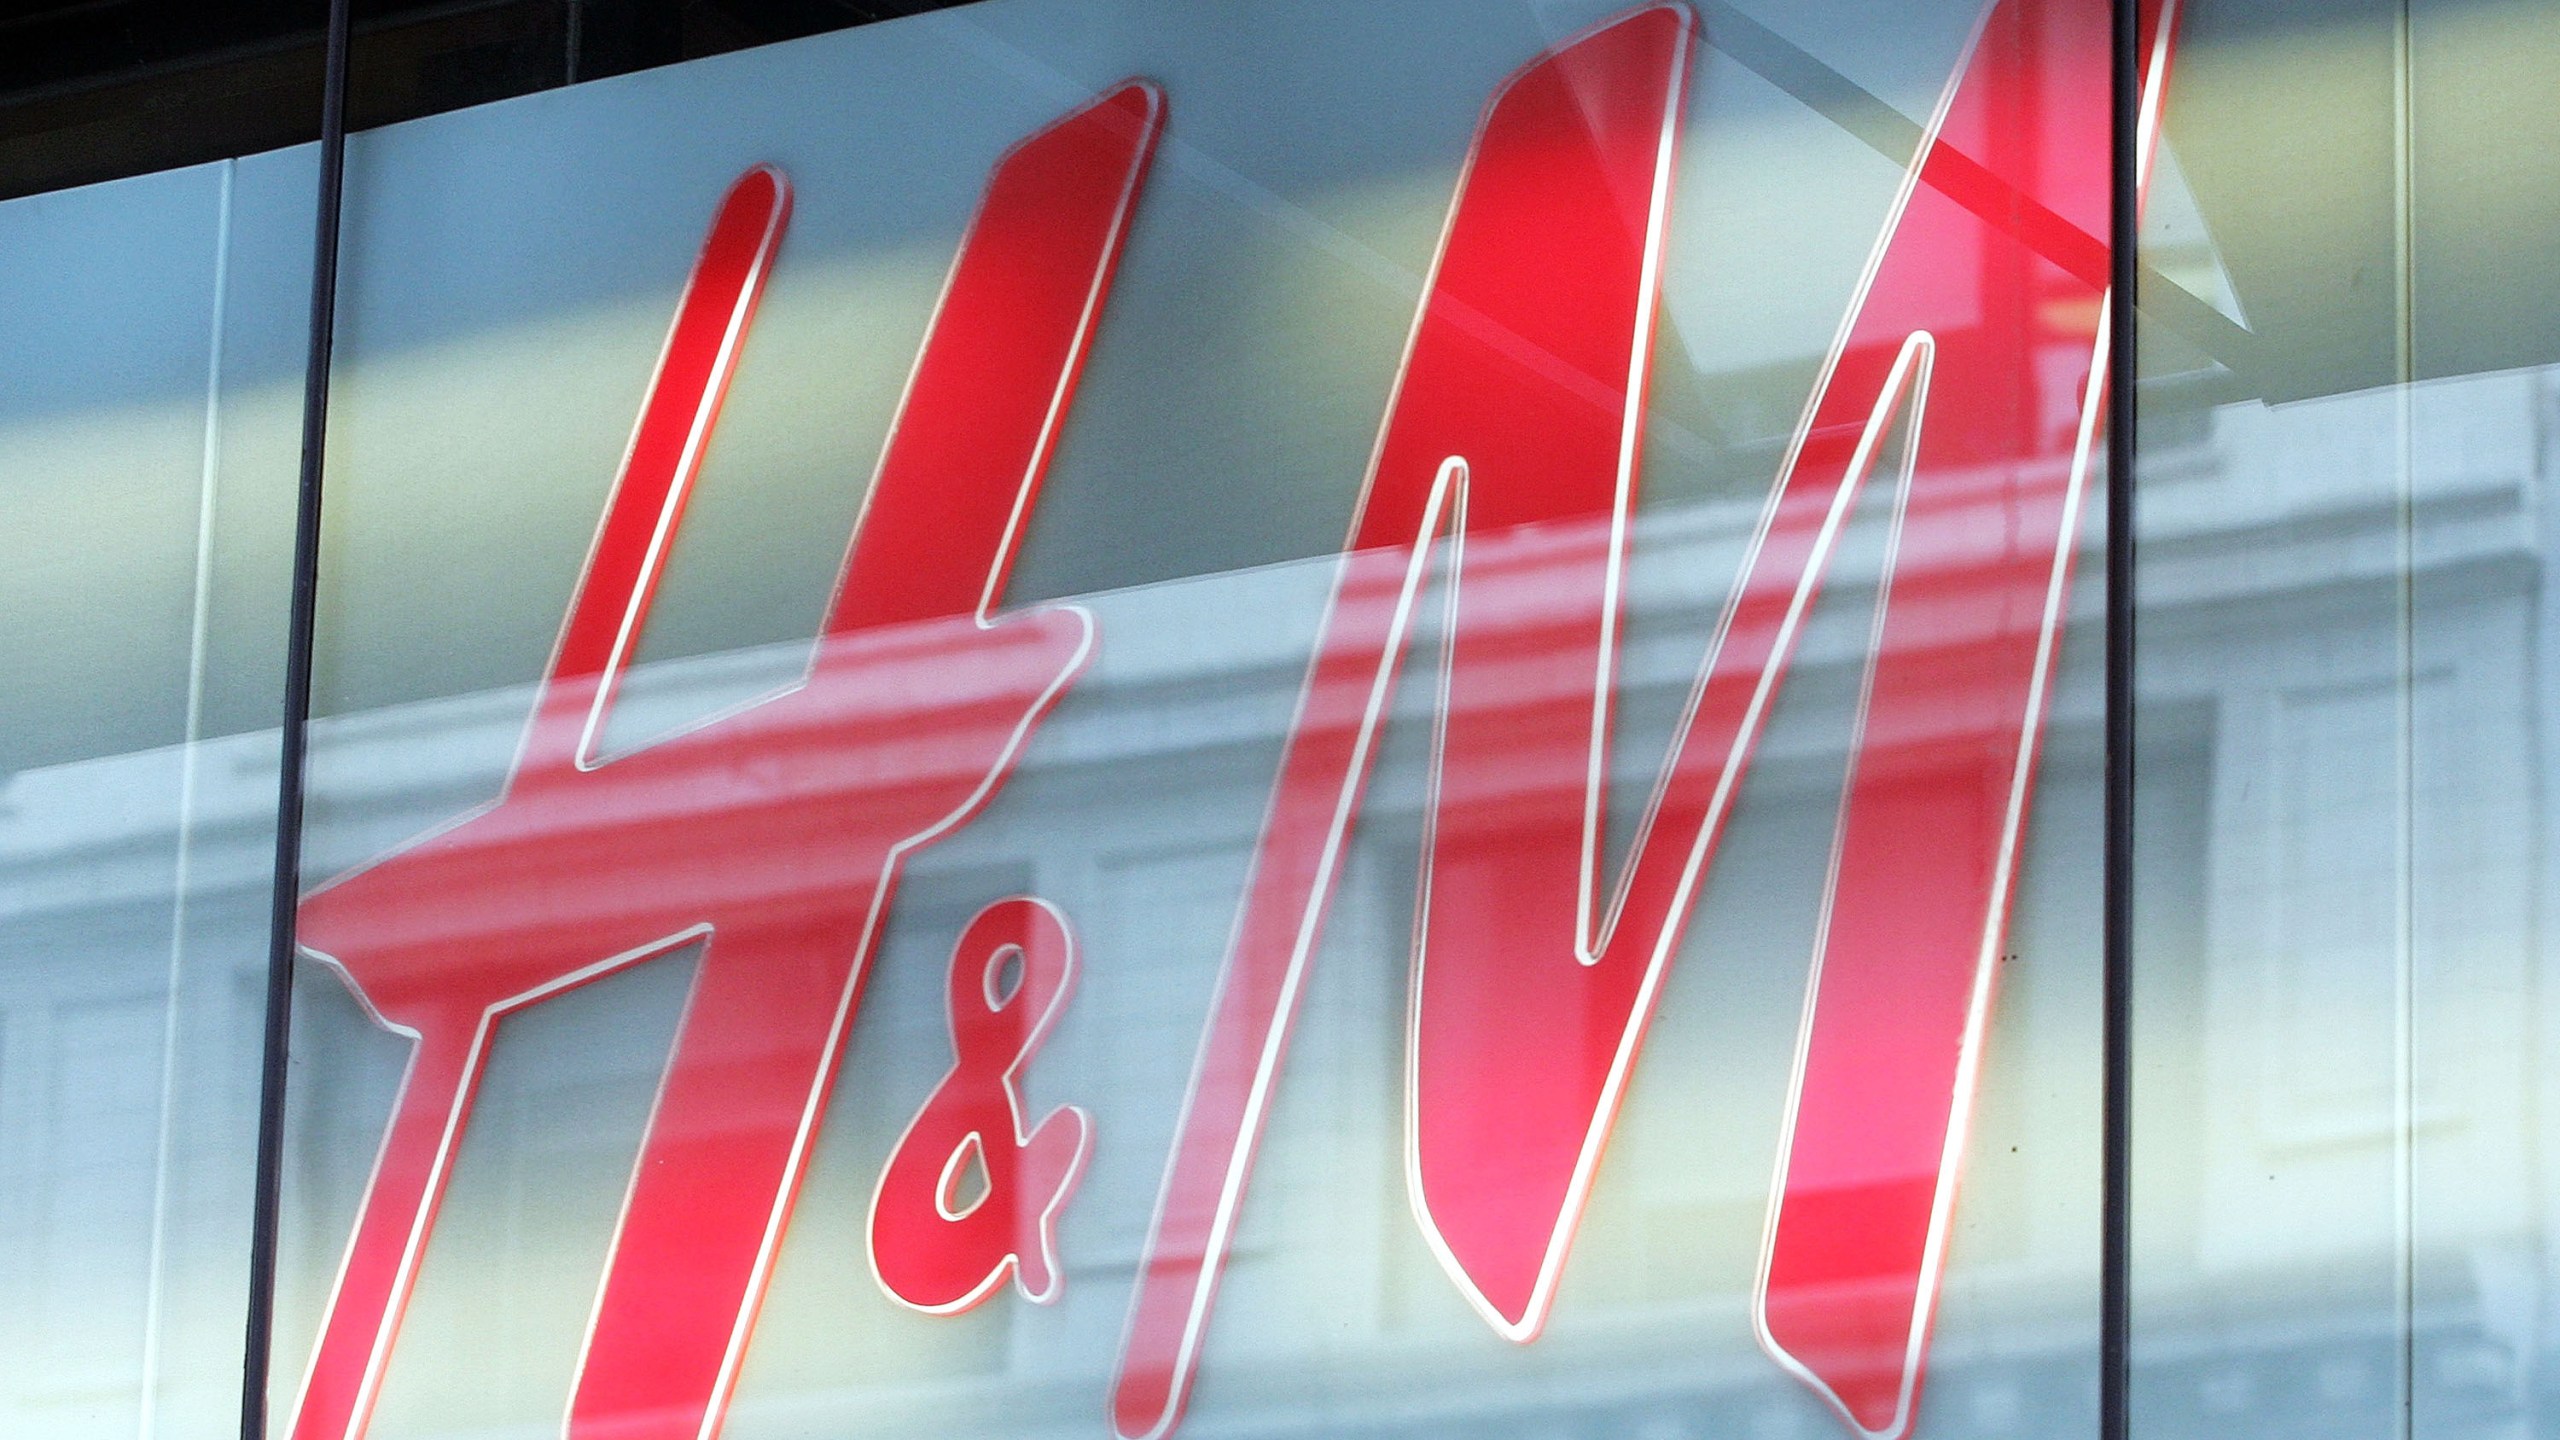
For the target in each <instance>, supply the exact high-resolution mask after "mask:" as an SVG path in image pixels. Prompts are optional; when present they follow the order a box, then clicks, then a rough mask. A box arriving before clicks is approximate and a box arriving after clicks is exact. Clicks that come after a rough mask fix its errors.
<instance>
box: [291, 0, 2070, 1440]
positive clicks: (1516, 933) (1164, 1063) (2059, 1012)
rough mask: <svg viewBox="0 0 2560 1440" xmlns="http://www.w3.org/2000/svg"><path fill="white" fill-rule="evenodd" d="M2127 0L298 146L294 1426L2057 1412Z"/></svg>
mask: <svg viewBox="0 0 2560 1440" xmlns="http://www.w3.org/2000/svg"><path fill="white" fill-rule="evenodd" d="M2105 33H2106V32H2105V13H2104V10H2103V7H2098V6H2094V5H2089V4H2085V3H2077V0H2008V3H2003V4H2000V5H1997V6H1985V5H1980V4H1976V3H1974V0H1959V3H1951V4H1947V5H1928V6H1922V7H1916V8H1914V7H1903V8H1899V9H1896V10H1895V11H1893V12H1892V13H1891V14H1890V15H1889V16H1888V15H1885V14H1882V13H1879V12H1876V11H1873V10H1871V9H1869V8H1866V7H1860V6H1854V5H1846V4H1842V5H1830V4H1817V3H1790V4H1785V5H1774V4H1773V5H1769V6H1765V7H1732V6H1726V5H1720V4H1719V5H1712V6H1704V7H1699V8H1695V9H1692V8H1689V7H1686V6H1640V7H1628V6H1625V5H1620V4H1613V3H1608V0H1576V3H1570V4H1539V5H1526V4H1507V3H1506V4H1493V5H1482V4H1457V3H1448V4H1440V3H1416V4H1400V5H1397V6H1393V7H1385V6H1376V5H1366V4H1287V5H1281V4H1237V5H1230V6H1215V7H1204V6H1199V5H1186V4H1170V3H1164V4H1157V3H1114V4H1103V5H1096V4H1092V3H1082V4H1067V3H1058V0H1019V3H995V4H987V5H980V6H974V7H968V8H966V9H961V10H955V11H949V12H944V13H939V14H935V15H930V16H923V17H918V18H915V19H911V20H905V21H899V22H894V23H891V24H886V25H881V26H875V27H869V28H866V29H864V30H861V31H857V32H851V33H847V34H843V35H836V36H827V37H819V38H815V39H811V40H807V41H802V42H796V43H794V44H791V45H787V46H779V47H774V48H772V49H768V50H764V51H759V52H754V53H749V54H740V55H735V56H728V57H723V58H719V59H715V60H710V61H705V62H702V63H700V64H696V65H691V66H686V67H682V68H680V69H675V70H667V71H660V72H654V73H649V74H643V75H634V76H628V77H623V78H621V79H617V80H613V81H608V82H602V83H598V84H594V85H589V86H580V87H574V88H572V89H569V90H565V91H557V92H551V93H547V94H542V95H537V96H530V97H525V98H522V99H519V100H514V101H509V102H506V103H504V104H500V105H495V106H490V107H486V108H483V109H479V110H474V111H467V112H461V113H457V114H453V115H448V116H441V117H436V118H434V119H430V120H426V121H421V122H417V123H414V124H409V125H403V126H397V127H392V128H389V129H385V130H380V131H375V132H370V133H367V134H364V135H360V136H358V137H356V140H355V142H354V144H353V146H352V147H351V153H350V169H349V190H348V222H349V228H348V234H347V249H346V257H345V263H346V277H345V285H344V289H343V293H342V300H341V310H340V327H339V334H338V345H339V350H338V357H339V358H338V369H337V372H336V375H335V388H334V397H335V398H334V400H333V409H332V415H331V426H330V456H329V469H328V481H329V506H330V508H329V515H328V531H327V535H326V539H325V544H324V566H323V574H322V586H323V588H322V611H321V615H322V626H321V653H320V656H319V697H320V698H319V707H318V708H319V710H320V712H321V718H320V720H319V724H318V729H317V733H316V736H315V743H314V749H313V754H312V758H311V768H310V772H309V774H310V778H311V784H312V811H311V817H310V820H311V823H310V827H309V829H308V832H307V842H308V845H309V851H308V861H307V868H308V875H309V877H310V878H311V879H312V880H313V881H314V882H315V883H316V884H317V886H318V888H316V889H315V890H314V891H313V892H312V894H311V896H310V898H309V899H308V900H307V902H306V905H305V911H304V926H305V931H304V935H303V937H302V938H303V940H304V942H305V945H306V947H307V950H308V956H309V958H310V959H311V963H308V964H306V966H305V967H304V971H303V973H302V974H301V975H300V977H299V979H298V997H299V998H298V1008H297V1019H296V1024H297V1030H296V1036H295V1040H294V1075H295V1087H294V1089H293V1091H292V1094H291V1097H290V1104H289V1114H288V1123H289V1126H290V1139H289V1157H290V1163H289V1171H288V1177H287V1194H286V1202H287V1203H286V1213H285V1225H286V1256H287V1260H286V1265H285V1269H284V1272H283V1274H282V1275H281V1276H280V1277H279V1281H280V1300H281V1303H282V1324H281V1328H280V1332H279V1334H280V1340H279V1352H278V1356H277V1364H276V1370H275V1384H274V1394H275V1400H276V1414H277V1417H278V1433H280V1434H281V1433H288V1426H290V1427H293V1428H291V1430H290V1433H294V1434H297V1435H300V1436H302V1437H305V1440H323V1437H327V1440H338V1437H342V1436H347V1435H351V1434H354V1433H358V1432H362V1433H367V1434H371V1435H375V1436H392V1435H421V1436H424V1435H433V1436H460V1435H466V1434H470V1435H478V1434H497V1433H517V1432H522V1433H535V1432H540V1433H553V1432H556V1431H558V1430H559V1429H560V1428H561V1427H562V1425H563V1423H564V1417H566V1424H567V1426H568V1429H569V1433H572V1434H577V1435H581V1436H605V1435H613V1436H617V1437H638V1436H643V1435H648V1436H656V1435H667V1436H677V1435H682V1436H686V1437H692V1436H696V1435H700V1434H707V1433H712V1432H715V1431H716V1432H717V1433H719V1434H723V1435H727V1436H781V1435H795V1434H802V1433H838V1432H842V1431H847V1430H850V1429H853V1428H857V1427H858V1428H861V1429H862V1430H864V1431H865V1433H883V1434H926V1433H952V1432H957V1433H966V1434H989V1435H994V1434H1035V1433H1036V1434H1057V1435H1094V1436H1101V1435H1105V1434H1109V1433H1112V1432H1113V1431H1114V1430H1117V1431H1118V1432H1120V1433H1123V1434H1127V1435H1131V1436H1138V1435H1147V1434H1162V1433H1198V1434H1220V1433H1242V1432H1245V1431H1250V1432H1252V1433H1256V1434H1310V1435H1313V1434H1325V1435H1334V1434H1340V1433H1344V1432H1345V1431H1353V1432H1359V1433H1377V1434H1436V1433H1456V1432H1463V1433H1468V1434H1522V1435H1527V1434H1546V1433H1555V1432H1559V1431H1561V1432H1565V1433H1585V1432H1588V1433H1607V1434H1629V1433H1638V1434H1648V1435H1656V1434H1658V1435H1665V1436H1668V1435H1681V1434H1701V1435H1703V1434H1725V1433H1732V1432H1735V1431H1748V1432H1749V1433H1753V1434H1765V1435H1771V1436H1778V1435H1807V1436H1812V1435H1821V1434H1831V1433H1844V1432H1845V1431H1847V1430H1849V1429H1852V1428H1854V1429H1856V1430H1864V1431H1869V1432H1874V1433H1881V1434H1900V1433H1904V1432H1905V1431H1909V1432H1910V1433H1916V1434H1922V1435H1928V1436H1946V1437H1955V1436H1969V1435H1993V1434H2001V1433H2008V1432H2011V1431H2015V1430H2020V1429H2025V1430H2031V1431H2034V1432H2036V1433H2045V1434H2072V1433H2081V1432H2085V1431H2087V1430H2090V1429H2093V1428H2094V1425H2095V1365H2094V1341H2095V1333H2096V1312H2095V1302H2096V1269H2095V1261H2096V1253H2097V1228H2096V1227H2097V1195H2096V1174H2097V1169H2096V1160H2097V1148H2096V1146H2097V1142H2096V1135H2097V1120H2098V1114H2097V1094H2098V1087H2097V1065H2098V1050H2097V1035H2098V1029H2097V1020H2098V1016H2097V987H2096V979H2097V958H2098V955H2097V950H2098V946H2097V933H2096V916H2097V913H2098V903H2097V902H2098V891H2097V883H2098V833H2099V830H2098V821H2099V806H2098V801H2099V785H2098V780H2099V774H2098V764H2097V741H2098V733H2099V730H2098V721H2099V700H2100V683H2099V682H2100V678H2101V677H2100V656H2099V652H2098V648H2097V646H2096V645H2095V643H2094V642H2095V640H2096V638H2097V635H2096V628H2095V625H2094V621H2095V619H2096V616H2097V612H2098V608H2099V606H2098V598H2099V590H2098V587H2097V586H2096V585H2095V584H2094V583H2093V581H2092V579H2091V573H2092V572H2093V571H2094V570H2095V568H2096V566H2095V563H2094V562H2095V559H2096V552H2097V550H2098V548H2099V547H2100V545H2101V542H2102V536H2101V535H2100V533H2099V532H2100V528H2101V527H2100V526H2099V524H2098V523H2097V519H2096V517H2097V514H2098V513H2099V512H2098V507H2097V506H2096V505H2095V503H2094V500H2093V496H2094V494H2095V491H2094V490H2093V489H2092V488H2091V481H2092V476H2091V473H2090V470H2089V466H2088V459H2089V447H2090V445H2091V444H2092V442H2093V438H2094V436H2095V433H2096V432H2095V429H2094V423H2095V422H2094V417H2095V415H2096V413H2097V411H2096V408H2095V406H2096V400H2097V396H2096V395H2095V393H2094V387H2093V386H2092V385H2091V384H2090V383H2089V382H2090V373H2089V372H2090V367H2091V365H2092V362H2093V360H2094V358H2095V355H2096V353H2097V348H2096V347H2097V338H2098V334H2099V328H2098V327H2099V325H2100V320H2101V315H2102V310H2101V296H2100V293H2099V289H2100V286H2102V284H2103V278H2104V271H2105V249H2104V235H2105V215H2106V211H2105V205H2106V168H2105V152H2104V144H2103V141H2104V136H2105V124H2106V111H2105V105H2104V93H2105V86H2104V75H2105V58H2106V52H2105ZM671 317H674V318H673V327H672V329H671V328H670V319H671ZM893 419H894V423H893ZM1782 477H1783V479H1784V485H1783V486H1780V484H1779V482H1780V481H1781V479H1782ZM600 522H601V528H600ZM849 536H850V537H851V541H850V546H851V548H850V551H849V550H848V537H849ZM1346 540H1347V544H1346ZM2075 563H2076V564H2077V566H2078V568H2079V570H2080V572H2081V573H2080V575H2079V576H2078V578H2077V579H2074V578H2072V576H2071V573H2070V572H2071V570H2072V568H2073V566H2074V565H2075ZM1888 588H1889V589H1890V591H1891V597H1892V598H1891V602H1890V603H1889V604H1881V605H1880V596H1882V595H1883V594H1884V593H1885V592H1886V591H1887V590H1888ZM644 622H645V623H644ZM816 637H824V638H816ZM813 641H814V643H813ZM1400 662H1406V663H1400ZM1701 677H1703V680H1702V678H1701ZM1781 680H1784V681H1785V682H1786V683H1784V684H1783V685H1782V684H1781V683H1780V681H1781ZM1604 699H1605V702H1606V703H1605V704H1604V703H1601V702H1603V701H1604ZM1601 742H1605V744H1604V743H1601ZM1666 756H1669V757H1671V758H1670V759H1669V760H1667V761H1666V759H1665V757H1666ZM1853 756H1855V757H1857V758H1856V763H1855V765H1854V766H1853V764H1852V757H1853ZM1745 759H1748V760H1749V761H1750V763H1749V765H1748V767H1747V769H1746V767H1745V766H1744V763H1743V762H1744V760H1745ZM1648 817H1650V818H1648ZM1621 874H1624V875H1625V876H1627V877H1629V878H1627V879H1626V880H1625V881H1624V886H1623V891H1622V892H1621V891H1620V880H1619V877H1620V875H1621ZM1613 893H1623V895H1624V897H1625V898H1624V899H1623V900H1622V901H1612V900H1611V899H1610V898H1609V897H1610V896H1611V895H1612V894H1613ZM1018 897H1029V899H1028V900H1025V899H1021V898H1018ZM1604 912H1605V913H1604ZM1612 917H1614V918H1612ZM1604 931H1605V933H1604ZM1817 957H1820V961H1821V963H1820V966H1819V968H1817V965H1816V960H1817ZM324 959H325V962H326V963H322V962H323V960H324ZM1426 961H1427V962H1428V963H1427V964H1426V963H1425V962H1426ZM1586 962H1587V963H1586ZM1825 977H1828V979H1827V980H1826V979H1825ZM981 1012H983V1013H981ZM1008 1085H1010V1086H1011V1087H1012V1088H1011V1089H1008V1088H1007V1086H1008ZM1069 1107H1072V1108H1069ZM386 1137H388V1138H387V1139H386ZM1959 1172H1960V1173H1961V1176H1962V1181H1963V1184H1962V1190H1961V1195H1960V1196H1959V1195H1958V1193H1957V1191H1956V1189H1955V1181H1956V1178H1957V1176H1958V1174H1959ZM990 1221H992V1222H994V1223H989V1222H990ZM351 1237H352V1240H351ZM1053 1246H1054V1249H1053V1248H1052V1247H1053ZM1040 1302H1045V1303H1040ZM1924 1368H1925V1369H1926V1370H1927V1372H1928V1373H1929V1375H1930V1376H1931V1377H1933V1378H1932V1379H1931V1380H1930V1383H1929V1384H1928V1385H1927V1386H1926V1388H1922V1387H1921V1386H1920V1384H1919V1381H1920V1376H1921V1373H1922V1371H1923V1369H1924Z"/></svg>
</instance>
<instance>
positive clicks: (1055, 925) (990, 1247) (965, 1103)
mask: <svg viewBox="0 0 2560 1440" xmlns="http://www.w3.org/2000/svg"><path fill="white" fill-rule="evenodd" d="M1075 978H1076V955H1075V937H1074V936H1073V935H1072V934H1070V933H1069V932H1068V930H1067V922H1066V918H1065V917H1064V916H1062V915H1060V914H1059V913H1058V911H1057V909H1056V908H1055V907H1054V906H1052V905H1050V904H1049V903H1048V902H1047V901H1045V900H1038V899H1034V898H1032V897H1030V896H1016V897H1015V898H1013V899H1010V900H999V901H997V902H996V903H994V904H993V905H990V906H988V907H987V908H986V909H984V910H981V911H979V912H978V915H977V918H976V919H974V920H971V921H970V922H969V928H968V929H966V930H964V931H962V932H961V934H960V943H959V944H958V945H956V946H954V947H953V948H952V952H951V988H950V1012H951V1049H952V1054H953V1056H954V1063H953V1065H952V1067H951V1073H950V1074H948V1075H946V1076H944V1077H943V1079H942V1083H941V1084H940V1085H938V1086H936V1087H935V1088H934V1092H933V1095H932V1097H931V1098H929V1099H927V1100H926V1101H925V1103H924V1108H923V1109H922V1110H920V1111H918V1112H917V1113H916V1118H915V1119H914V1121H913V1122H911V1123H910V1124H909V1125H908V1126H907V1133H906V1134H905V1135H903V1136H901V1137H900V1138H899V1140H898V1144H897V1148H896V1149H894V1150H892V1151H891V1152H890V1155H889V1163H888V1165H887V1166H886V1167H885V1168H884V1169H883V1170H882V1171H881V1172H880V1186H879V1188H878V1189H877V1190H876V1191H874V1192H873V1193H872V1197H871V1270H872V1273H873V1274H874V1275H876V1276H877V1277H879V1281H880V1288H881V1289H883V1290H886V1291H887V1292H889V1295H890V1298H892V1299H894V1300H896V1301H898V1302H899V1303H900V1304H902V1305H908V1306H912V1307H913V1308H915V1309H918V1310H922V1311H924V1312H926V1313H927V1314H931V1315H954V1314H958V1313H959V1312H960V1311H963V1310H967V1309H969V1308H970V1307H972V1306H974V1305H976V1304H977V1303H978V1302H980V1301H982V1300H984V1299H986V1298H987V1297H988V1296H989V1295H992V1294H994V1293H995V1290H996V1287H998V1286H999V1285H1002V1284H1003V1283H1004V1280H1005V1277H1006V1276H1007V1275H1012V1276H1013V1277H1014V1283H1015V1284H1016V1285H1018V1286H1019V1287H1020V1288H1021V1290H1022V1294H1023V1297H1024V1298H1025V1299H1027V1300H1030V1301H1032V1302H1033V1303H1035V1304H1041V1305H1046V1304H1048V1303H1049V1302H1050V1301H1052V1300H1055V1299H1057V1298H1058V1289H1059V1284H1060V1281H1061V1279H1062V1276H1061V1274H1060V1272H1059V1269H1058V1236H1057V1221H1058V1212H1059V1211H1061V1210H1063V1209H1065V1208H1066V1204H1067V1197H1068V1195H1069V1194H1071V1193H1072V1192H1073V1191H1074V1190H1075V1187H1076V1181H1077V1180H1079V1179H1081V1178H1082V1177H1083V1174H1084V1162H1085V1156H1086V1154H1087V1153H1088V1152H1089V1151H1090V1150H1091V1148H1092V1144H1093V1122H1092V1121H1091V1120H1090V1119H1089V1118H1087V1117H1086V1115H1085V1113H1084V1111H1082V1110H1080V1109H1078V1108H1076V1107H1075V1106H1072V1105H1064V1106H1060V1107H1059V1108H1058V1109H1056V1110H1053V1111H1051V1112H1049V1114H1048V1116H1047V1118H1045V1119H1043V1120H1042V1121H1041V1122H1040V1124H1039V1126H1038V1128H1036V1129H1026V1128H1025V1127H1024V1125H1023V1117H1022V1092H1021V1090H1020V1089H1019V1088H1018V1082H1019V1080H1020V1078H1021V1074H1022V1067H1023V1066H1024V1065H1025V1064H1027V1063H1029V1061H1030V1059H1031V1054H1032V1052H1033V1051H1035V1050H1037V1049H1039V1048H1040V1042H1041V1040H1042V1039H1043V1038H1045V1037H1046V1036H1047V1035H1048V1033H1049V1027H1050V1025H1051V1024H1053V1023H1054V1022H1055V1021H1056V1020H1057V1018H1058V1014H1059V1012H1060V1011H1062V1010H1064V1009H1065V1008H1066V1003H1067V994H1068V992H1069V991H1070V990H1071V989H1073V988H1074V985H1075Z"/></svg>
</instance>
